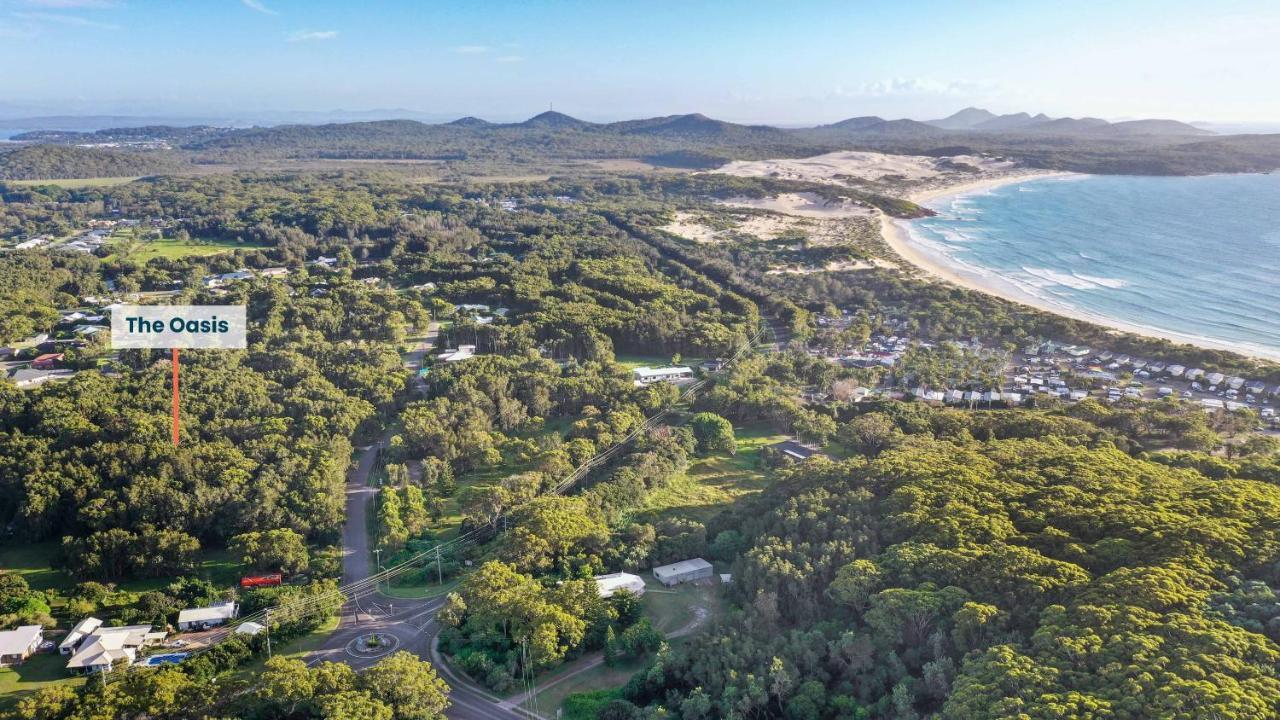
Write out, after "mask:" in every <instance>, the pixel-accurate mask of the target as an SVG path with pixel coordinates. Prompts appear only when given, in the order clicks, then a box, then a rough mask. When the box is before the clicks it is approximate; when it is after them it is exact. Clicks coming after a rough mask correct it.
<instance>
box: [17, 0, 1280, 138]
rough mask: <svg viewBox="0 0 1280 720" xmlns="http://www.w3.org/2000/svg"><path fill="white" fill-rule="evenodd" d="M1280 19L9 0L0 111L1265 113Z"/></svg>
mask: <svg viewBox="0 0 1280 720" xmlns="http://www.w3.org/2000/svg"><path fill="white" fill-rule="evenodd" d="M1277 38H1280V2H1275V0H1215V2H1212V3H1205V2H1203V0H1195V1H1194V2H1192V1H1189V0H1160V1H1159V2H1157V1H1154V0H1151V1H1148V0H1110V1H1107V2H1098V1H1095V0H1071V1H1070V2H1063V1H1062V0H1054V1H1052V2H1048V1H1044V0H1021V1H1020V2H1016V3H1015V2H1009V1H1007V0H998V1H997V0H896V1H883V2H882V1H880V0H808V1H806V0H789V1H787V2H779V1H777V0H771V1H761V2H748V1H740V2H713V1H710V0H686V1H684V2H676V1H674V0H647V1H645V2H634V1H630V2H610V1H607V0H596V1H595V2H575V1H570V0H542V1H537V0H522V1H507V0H461V1H456V2H454V1H450V2H439V1H434V0H382V1H378V0H363V1H359V2H357V1H345V2H338V1H331V0H0V116H6V117H14V116H22V115H49V114H118V115H219V116H235V117H240V116H243V117H252V116H255V115H259V114H262V113H269V112H287V111H313V112H319V111H332V110H337V109H344V110H348V111H364V110H375V109H408V110H413V111H416V112H418V113H423V114H428V115H434V116H439V117H440V118H442V119H443V118H450V117H458V116H462V115H476V116H480V117H484V118H486V119H490V120H495V121H509V120H517V119H523V118H525V117H529V116H530V115H533V114H535V113H538V112H541V111H543V110H546V109H547V108H549V107H551V106H553V105H554V108H555V109H556V110H559V111H562V112H566V113H568V114H571V115H575V116H578V117H582V118H585V119H589V120H601V121H606V120H618V119H624V118H634V117H645V116H654V115H668V114H675V113H685V112H702V113H705V114H707V115H711V116H713V117H718V118H722V119H726V120H733V121H738V122H759V123H774V124H784V125H803V124H813V123H821V122H832V121H836V120H840V119H843V118H847V117H853V116H858V115H880V116H883V117H889V118H897V117H911V118H916V119H922V120H923V119H930V118H936V117H942V116H945V115H948V114H950V113H952V112H954V111H956V110H958V109H960V108H962V107H966V106H971V105H974V106H979V107H985V108H988V109H990V110H992V111H994V112H998V113H1004V112H1017V111H1028V112H1031V113H1037V112H1045V113H1048V114H1050V115H1053V116H1074V117H1078V116H1085V115H1088V116H1095V117H1104V118H1107V119H1113V120H1114V119H1123V118H1138V117H1168V118H1175V119H1180V120H1185V121H1215V122H1273V121H1280V92H1274V88H1275V87H1276V76H1277V71H1278V70H1280V41H1277ZM1268 88H1270V89H1271V90H1268Z"/></svg>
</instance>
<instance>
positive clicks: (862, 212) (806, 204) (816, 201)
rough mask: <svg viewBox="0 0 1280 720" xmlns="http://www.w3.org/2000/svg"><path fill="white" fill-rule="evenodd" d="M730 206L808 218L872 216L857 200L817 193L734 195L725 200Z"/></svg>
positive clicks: (871, 212) (870, 210) (869, 210)
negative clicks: (758, 195)
mask: <svg viewBox="0 0 1280 720" xmlns="http://www.w3.org/2000/svg"><path fill="white" fill-rule="evenodd" d="M724 204H725V205H728V206H730V207H740V208H751V209H753V210H769V211H772V212H779V213H783V214H785V215H795V216H797V217H808V218H838V217H871V216H872V215H874V212H873V210H872V209H871V208H869V207H867V206H866V205H863V204H861V203H859V202H857V201H855V200H848V199H843V200H828V199H826V198H824V197H822V196H821V195H818V194H817V193H808V192H805V193H781V194H778V195H775V196H773V197H767V198H748V197H733V198H729V199H728V200H726V201H724Z"/></svg>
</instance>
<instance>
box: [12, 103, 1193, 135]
mask: <svg viewBox="0 0 1280 720" xmlns="http://www.w3.org/2000/svg"><path fill="white" fill-rule="evenodd" d="M392 120H408V121H415V122H419V123H423V124H443V125H446V126H450V127H456V128H469V129H482V128H499V127H523V128H532V129H538V130H591V129H594V130H603V131H607V132H609V131H616V132H621V133H626V134H640V135H644V134H649V135H669V136H680V137H715V136H731V135H749V136H756V137H759V136H769V135H772V136H775V137H784V136H786V135H787V134H795V133H805V132H818V133H819V134H822V135H827V136H830V135H832V134H839V133H846V132H865V133H867V134H870V135H879V136H884V135H902V136H907V137H921V136H928V135H931V134H933V135H937V134H938V133H937V132H936V131H938V130H943V131H951V132H982V133H1018V134H1037V135H1092V136H1096V137H1097V136H1113V137H1123V136H1140V135H1185V136H1195V135H1211V134H1214V133H1213V132H1211V131H1210V130H1207V129H1205V128H1204V127H1197V126H1195V125H1190V124H1187V123H1182V122H1178V121H1175V120H1132V121H1125V122H1115V123H1113V122H1108V121H1106V120H1102V119H1100V118H1089V117H1085V118H1052V117H1049V116H1048V115H1045V114H1043V113H1041V114H1039V115H1031V114H1029V113H1025V112H1022V113H1012V114H1009V115H996V114H995V113H992V112H990V111H987V110H984V109H981V108H974V107H970V108H965V109H963V110H961V111H959V112H957V113H954V114H952V115H949V116H948V117H945V118H941V119H938V120H927V121H923V122H921V121H916V120H909V119H885V118H882V117H876V116H873V115H872V116H862V117H853V118H849V119H847V120H841V121H839V122H836V123H831V124H829V125H821V126H818V127H813V128H785V129H784V128H778V127H773V126H767V125H743V124H739V123H731V122H727V121H724V120H716V119H713V118H709V117H707V116H705V115H702V114H700V113H691V114H686V115H668V116H664V117H654V118H645V119H641V120H625V121H621V122H610V123H596V122H589V121H586V120H580V119H578V118H575V117H571V116H569V115H566V114H564V113H561V112H555V111H548V112H544V113H540V114H538V115H535V116H533V117H531V118H529V119H528V120H525V121H523V122H517V123H492V122H489V121H486V120H483V119H480V118H476V117H463V118H459V119H457V120H452V121H448V120H449V119H448V118H447V117H445V116H442V115H440V114H438V113H435V114H432V113H422V112H417V111H413V110H402V109H393V110H368V111H345V110H333V111H328V112H280V113H267V114H264V115H261V116H257V117H254V118H252V119H249V118H235V117H230V116H228V117H213V116H206V117H175V116H163V117H162V116H156V117H150V116H121V115H85V116H76V115H61V116H55V115H49V116H37V117H9V118H0V132H2V131H4V130H9V131H11V132H17V131H26V132H32V133H36V134H37V135H33V136H32V137H29V138H27V139H36V138H38V137H39V135H38V134H39V133H44V132H49V131H63V132H64V133H94V132H97V131H100V130H103V129H104V128H105V129H107V134H116V135H118V134H120V130H122V129H125V128H140V127H149V128H155V127H158V126H169V127H196V126H201V127H205V128H209V127H216V128H226V129H249V128H254V127H281V126H288V125H334V124H338V125H344V124H353V123H361V122H385V121H392ZM0 137H3V135H0ZM63 137H66V136H65V135H64V136H63Z"/></svg>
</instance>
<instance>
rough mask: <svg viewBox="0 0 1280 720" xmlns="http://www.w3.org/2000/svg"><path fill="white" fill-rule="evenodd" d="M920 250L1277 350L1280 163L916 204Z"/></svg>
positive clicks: (1126, 321) (1149, 328)
mask: <svg viewBox="0 0 1280 720" xmlns="http://www.w3.org/2000/svg"><path fill="white" fill-rule="evenodd" d="M925 204H926V205H927V206H928V207H930V208H931V209H933V210H935V211H937V212H938V213H939V214H938V216H937V217H933V218H927V219H924V220H918V221H915V222H912V223H910V224H909V227H908V230H909V232H910V235H911V237H912V242H913V244H914V245H916V247H917V248H918V249H920V250H921V251H922V252H923V253H924V254H925V255H927V256H931V257H932V259H933V260H935V261H937V262H941V263H945V265H947V266H948V267H950V268H953V269H955V270H956V271H957V272H958V273H959V274H960V275H962V276H964V277H967V278H969V279H972V280H973V281H975V282H978V283H980V284H982V285H985V286H987V287H989V288H992V289H994V290H996V291H997V292H999V293H1001V294H1005V295H1012V296H1016V297H1018V298H1019V299H1023V300H1026V301H1028V302H1032V303H1033V304H1036V305H1039V306H1042V307H1046V308H1050V309H1057V310H1061V311H1063V312H1066V313H1067V314H1072V315H1076V316H1083V317H1087V318H1090V319H1095V320H1098V321H1099V322H1103V323H1106V324H1112V325H1117V326H1121V327H1125V328H1126V329H1132V330H1137V331H1145V332H1151V333H1155V334H1161V335H1164V336H1169V337H1173V338H1175V339H1179V340H1184V341H1186V342H1196V343H1198V344H1202V345H1206V346H1211V347H1226V348H1229V349H1235V350H1238V351H1240V352H1246V353H1250V354H1255V355H1261V356H1267V357H1273V358H1280V173H1277V174H1271V175H1210V176H1204V177H1135V176H1098V175H1086V176H1068V177H1062V178H1048V179H1039V180H1031V181H1027V182H1021V183H1017V184H1012V185H1004V186H1001V187H998V188H995V189H991V190H986V191H979V192H977V193H973V194H965V195H956V196H948V197H943V198H939V199H937V200H935V201H933V202H928V203H925Z"/></svg>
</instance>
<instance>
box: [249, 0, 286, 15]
mask: <svg viewBox="0 0 1280 720" xmlns="http://www.w3.org/2000/svg"><path fill="white" fill-rule="evenodd" d="M240 4H241V5H244V6H245V7H247V8H249V9H250V10H253V11H254V12H260V13H262V14H264V15H279V14H280V13H278V12H276V11H275V10H272V9H271V8H269V7H267V6H266V5H263V4H262V2H261V0H240Z"/></svg>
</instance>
